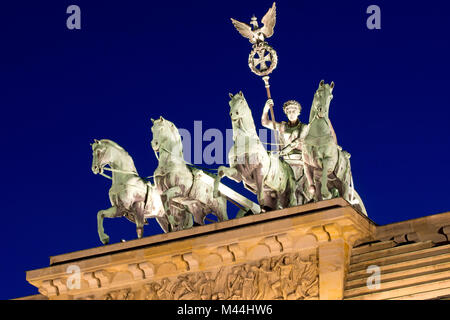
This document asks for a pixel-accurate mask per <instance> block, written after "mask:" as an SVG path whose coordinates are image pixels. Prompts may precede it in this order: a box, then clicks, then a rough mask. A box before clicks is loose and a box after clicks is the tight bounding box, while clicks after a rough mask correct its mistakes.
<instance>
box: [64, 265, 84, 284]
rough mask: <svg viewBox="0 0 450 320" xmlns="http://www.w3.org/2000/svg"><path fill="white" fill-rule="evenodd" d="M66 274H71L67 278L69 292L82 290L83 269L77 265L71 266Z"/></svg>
mask: <svg viewBox="0 0 450 320" xmlns="http://www.w3.org/2000/svg"><path fill="white" fill-rule="evenodd" d="M66 273H67V274H70V275H69V276H68V277H67V281H66V286H67V289H68V290H77V289H80V288H81V269H80V267H79V266H77V265H76V264H71V265H70V266H68V267H67V269H66Z"/></svg>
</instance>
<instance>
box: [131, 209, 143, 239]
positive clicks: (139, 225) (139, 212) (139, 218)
mask: <svg viewBox="0 0 450 320" xmlns="http://www.w3.org/2000/svg"><path fill="white" fill-rule="evenodd" d="M144 206H145V203H144V201H139V202H135V203H133V207H132V208H133V211H134V217H135V221H136V234H137V237H138V238H139V239H140V238H142V236H143V235H144V221H145V219H144V214H145V212H144Z"/></svg>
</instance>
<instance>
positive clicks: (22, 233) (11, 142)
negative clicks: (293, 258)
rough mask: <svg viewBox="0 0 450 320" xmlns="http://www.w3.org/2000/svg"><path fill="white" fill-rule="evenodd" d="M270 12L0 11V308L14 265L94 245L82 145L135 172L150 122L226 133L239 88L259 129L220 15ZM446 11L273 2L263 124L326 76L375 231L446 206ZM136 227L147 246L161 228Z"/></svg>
mask: <svg viewBox="0 0 450 320" xmlns="http://www.w3.org/2000/svg"><path fill="white" fill-rule="evenodd" d="M71 4H76V5H78V6H80V8H81V30H68V29H67V28H66V19H67V17H68V16H69V15H68V14H66V9H67V7H68V6H69V5H71ZM372 4H376V5H378V6H379V7H380V8H381V30H369V29H368V28H367V27H366V19H367V17H368V16H369V15H368V14H366V9H367V7H368V6H369V5H372ZM271 5H272V0H263V1H262V0H258V1H242V0H241V1H235V0H227V1H211V0H210V1H178V2H176V1H169V0H168V1H159V2H153V1H131V0H130V1H99V0H95V1H92V0H91V1H86V0H85V1H80V0H71V1H66V0H62V1H61V0H59V1H25V2H24V1H8V2H4V3H2V6H1V13H0V15H1V17H0V34H1V45H2V47H1V51H0V88H1V94H0V106H1V108H2V113H1V127H0V130H1V135H0V136H1V150H2V156H1V166H0V168H1V171H2V172H1V175H0V176H1V178H2V181H1V183H0V195H1V199H2V201H1V203H2V208H1V213H2V216H3V219H2V229H1V230H2V234H1V236H2V241H1V243H2V246H1V251H2V254H1V257H2V260H1V264H0V272H1V273H2V274H3V273H6V274H8V277H4V278H2V279H3V283H2V284H1V285H0V299H11V298H15V297H20V296H25V295H31V294H36V293H37V289H36V288H34V287H32V286H31V285H29V284H28V283H27V282H26V280H25V271H27V270H32V269H37V268H43V267H46V266H48V264H49V259H48V258H49V256H52V255H58V254H62V253H68V252H72V251H76V250H82V249H87V248H92V247H96V246H99V245H101V243H100V241H99V239H98V235H97V221H96V215H97V211H98V210H100V209H106V208H108V207H109V206H110V204H109V200H108V195H107V192H108V189H109V186H110V182H109V181H108V180H107V179H105V178H103V177H101V176H98V175H94V174H93V173H92V172H91V161H92V154H91V147H90V145H89V144H90V143H91V142H92V141H93V139H94V138H96V139H102V138H108V139H111V140H114V141H116V142H117V143H119V144H120V145H121V146H123V147H124V148H125V149H126V150H127V151H128V152H129V153H130V155H131V156H132V157H133V158H134V161H135V165H136V168H137V169H138V172H139V173H140V174H141V175H142V176H149V175H151V174H153V171H154V170H155V169H156V166H157V161H156V158H155V155H154V153H153V151H152V149H151V147H150V141H151V138H152V136H151V131H150V127H151V122H150V118H155V119H156V118H158V117H159V116H160V115H162V116H163V117H165V118H166V119H168V120H171V121H172V122H174V123H175V125H176V126H177V127H179V128H185V129H188V130H189V131H192V133H193V127H194V121H199V120H202V121H203V122H202V125H203V131H205V130H206V129H208V128H217V129H219V130H221V131H222V132H223V133H225V130H226V129H227V128H231V122H230V119H229V116H228V112H229V107H228V100H229V98H228V93H229V92H232V93H236V92H238V91H239V90H242V91H243V92H244V94H245V96H246V99H247V101H248V103H249V105H250V107H251V108H252V110H253V116H254V118H255V122H256V125H257V128H262V127H261V124H260V121H259V119H260V116H261V112H262V108H263V106H264V103H265V100H266V95H265V89H264V85H263V82H262V80H261V79H259V78H258V77H257V76H256V75H254V74H252V73H251V72H250V70H249V68H248V66H247V57H248V54H249V52H250V49H251V45H250V43H249V42H248V41H247V40H246V39H244V38H242V37H241V36H240V35H239V34H238V33H237V32H236V30H235V29H234V27H233V26H232V24H231V22H230V19H229V18H230V17H234V18H236V19H238V20H240V21H245V22H247V23H248V22H249V19H250V17H251V15H252V14H255V15H256V16H258V17H259V18H261V17H262V15H264V13H265V12H266V11H267V9H268V8H269V7H270V6H271ZM449 9H450V8H449V6H448V3H447V4H446V3H445V2H444V1H379V0H373V1H345V2H344V1H328V0H327V1H306V0H296V1H286V0H278V1H277V18H278V19H277V24H276V26H275V34H274V36H273V37H272V38H270V39H268V41H269V43H270V44H271V45H272V46H273V47H274V48H275V49H276V50H277V53H278V57H279V64H278V67H277V69H276V70H275V71H274V73H273V74H272V77H271V91H272V96H273V98H274V101H275V115H276V119H277V120H282V119H284V114H283V112H282V108H281V106H282V104H283V102H285V101H286V100H289V99H296V100H298V101H299V102H300V103H301V104H302V106H303V112H302V115H301V117H300V118H301V120H302V122H307V121H308V116H309V109H310V105H311V102H312V98H313V94H314V92H315V90H316V89H317V86H318V83H319V81H320V80H321V79H324V80H325V81H326V82H327V83H329V82H331V81H334V82H335V84H336V87H335V89H334V92H333V94H334V99H333V101H332V103H331V106H330V119H331V121H332V123H333V126H334V129H335V131H336V134H337V138H338V142H339V144H340V145H341V146H342V147H343V148H344V149H345V150H347V151H348V152H350V153H351V155H352V157H351V164H352V171H353V177H354V182H355V186H356V188H357V190H358V192H359V194H360V195H361V197H362V199H363V200H364V202H365V205H366V208H367V211H368V214H369V217H370V218H371V219H372V220H373V221H375V222H376V223H377V224H380V225H383V224H388V223H392V222H396V221H402V220H407V219H413V218H417V217H422V216H426V215H431V214H436V213H441V212H445V211H448V210H449V209H450V201H449V188H448V185H449V181H450V179H449V178H450V173H449V168H448V163H449V156H450V148H449V147H450V135H449V132H448V130H449V129H448V128H449V125H448V123H449V115H450V103H449V102H448V101H449V92H450V90H449V88H450V79H449V74H450V68H449V67H450V60H449V57H450V38H449V34H450V21H449V20H450V19H449V16H450V10H449ZM208 144H209V142H204V143H203V147H205V146H206V145H208ZM210 167H213V168H214V167H217V165H211V166H210ZM224 182H226V184H227V185H229V186H230V187H232V188H234V189H235V190H238V191H240V192H243V191H242V188H241V187H240V186H238V185H237V184H236V183H234V182H232V181H230V180H228V181H226V180H224ZM243 193H244V194H245V195H246V196H248V197H251V198H252V199H255V197H254V196H253V195H251V194H250V193H248V192H243ZM228 208H229V215H230V216H233V215H234V214H235V213H236V211H237V209H236V208H235V207H234V206H233V205H231V204H229V205H228ZM149 222H150V224H149V225H148V226H146V227H145V235H146V236H149V235H152V234H156V233H160V232H161V229H160V228H159V226H158V225H157V223H156V221H152V220H151V221H149ZM105 231H106V232H107V233H108V234H109V235H110V236H111V242H112V243H116V242H119V241H120V240H121V239H126V240H131V239H134V238H135V237H136V233H135V225H134V224H131V223H130V222H128V221H127V220H126V219H124V218H120V219H119V218H118V219H114V220H105Z"/></svg>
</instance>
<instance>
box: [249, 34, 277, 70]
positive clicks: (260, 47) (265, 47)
mask: <svg viewBox="0 0 450 320" xmlns="http://www.w3.org/2000/svg"><path fill="white" fill-rule="evenodd" d="M252 48H253V50H252V51H251V52H250V55H249V56H248V66H249V68H250V70H251V71H252V72H253V73H254V74H256V75H258V76H267V75H268V74H270V73H272V71H273V70H274V69H275V68H276V67H277V63H278V56H277V52H276V51H275V50H274V49H273V48H272V47H271V46H270V45H269V44H268V43H267V42H260V43H257V44H255V45H253V47H252ZM266 51H267V52H268V53H269V56H270V59H269V60H268V62H270V66H269V67H268V68H267V69H264V70H260V69H258V68H257V64H255V63H256V61H255V58H256V55H258V56H259V57H260V58H262V57H264V56H266Z"/></svg>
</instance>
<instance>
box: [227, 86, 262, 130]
mask: <svg viewBox="0 0 450 320" xmlns="http://www.w3.org/2000/svg"><path fill="white" fill-rule="evenodd" d="M229 96H230V102H229V105H230V117H231V122H232V124H233V129H242V130H244V131H247V132H248V131H249V130H252V132H253V131H254V132H255V133H256V127H255V124H254V122H253V117H252V112H251V110H250V107H249V106H248V103H247V100H245V98H244V94H243V93H242V91H239V93H237V94H235V95H233V94H231V93H230V94H229Z"/></svg>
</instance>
